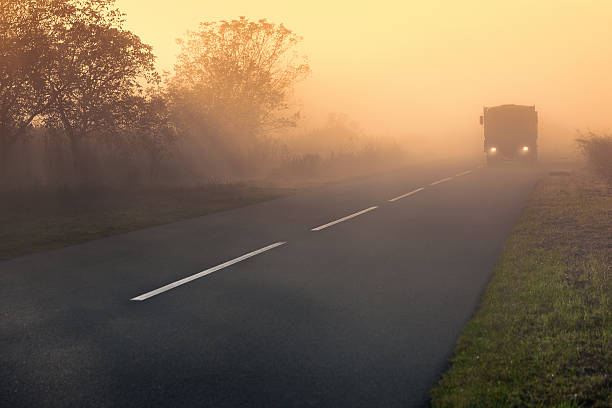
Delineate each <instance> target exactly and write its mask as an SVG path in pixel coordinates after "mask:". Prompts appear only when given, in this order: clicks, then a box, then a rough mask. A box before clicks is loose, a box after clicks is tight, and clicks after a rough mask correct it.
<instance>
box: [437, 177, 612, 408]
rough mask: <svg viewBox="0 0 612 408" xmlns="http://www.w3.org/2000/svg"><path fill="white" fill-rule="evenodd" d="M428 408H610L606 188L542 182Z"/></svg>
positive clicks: (611, 304)
mask: <svg viewBox="0 0 612 408" xmlns="http://www.w3.org/2000/svg"><path fill="white" fill-rule="evenodd" d="M431 396H432V406H434V407H583V406H584V407H612V188H611V186H610V185H608V184H606V183H605V182H604V181H603V180H601V179H597V178H595V177H594V176H590V175H587V174H583V173H574V174H572V175H570V176H566V177H563V176H560V177H552V176H549V177H547V178H545V179H544V180H542V181H541V182H540V184H539V185H538V187H537V188H536V191H535V193H534V196H533V197H532V199H531V201H530V203H529V205H528V206H527V208H526V209H525V210H524V212H523V214H522V216H521V219H520V221H519V222H518V224H517V225H516V227H515V228H514V230H513V232H512V234H511V235H510V237H509V238H508V239H507V241H506V244H505V248H504V251H503V253H502V256H501V258H500V259H499V262H498V265H497V266H496V268H495V271H494V273H493V277H492V279H491V282H490V283H489V286H488V287H487V290H486V292H485V294H484V296H483V299H482V303H481V306H480V308H479V310H478V311H477V313H476V314H475V316H474V317H473V319H472V320H471V321H470V322H469V323H468V325H467V326H466V327H465V329H464V331H463V333H462V334H461V336H460V338H459V340H458V343H457V346H456V349H455V353H454V356H453V357H452V359H451V366H450V368H449V370H448V371H447V372H446V373H445V374H444V376H443V377H442V379H441V380H440V382H439V383H438V384H437V386H436V387H434V389H433V390H432V394H431Z"/></svg>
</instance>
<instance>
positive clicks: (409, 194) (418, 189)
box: [389, 187, 425, 203]
mask: <svg viewBox="0 0 612 408" xmlns="http://www.w3.org/2000/svg"><path fill="white" fill-rule="evenodd" d="M422 190H425V187H421V188H417V189H416V190H413V191H411V192H409V193H406V194H402V195H401V196H398V197H395V198H392V199H390V200H389V202H390V203H392V202H394V201H397V200H401V199H402V198H404V197H408V196H411V195H413V194H416V193H418V192H419V191H422Z"/></svg>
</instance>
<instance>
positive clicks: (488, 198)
mask: <svg viewBox="0 0 612 408" xmlns="http://www.w3.org/2000/svg"><path fill="white" fill-rule="evenodd" d="M477 166H478V163H475V162H474V161H471V162H470V161H464V162H457V163H453V164H444V165H436V166H428V167H422V168H418V169H417V168H412V169H404V170H401V171H394V172H390V173H386V174H383V175H378V176H375V177H370V178H367V179H362V180H358V181H352V182H347V183H342V184H336V185H331V186H328V187H325V188H321V189H317V190H316V191H310V192H306V193H302V194H297V195H294V196H291V197H286V198H283V199H278V200H274V201H269V202H265V203H260V204H256V205H252V206H249V207H245V208H241V209H236V210H231V211H226V212H221V213H217V214H212V215H208V216H205V217H201V218H196V219H192V220H187V221H182V222H178V223H173V224H169V225H164V226H160V227H155V228H149V229H145V230H141V231H137V232H133V233H128V234H124V235H119V236H114V237H110V238H105V239H101V240H98V241H93V242H89V243H85V244H82V245H77V246H73V247H69V248H65V249H61V250H57V251H51V252H45V253H40V254H35V255H30V256H26V257H22V258H18V259H14V260H11V261H4V262H0V290H1V296H0V308H1V312H2V319H1V321H0V355H1V360H0V405H2V406H3V407H310V406H312V407H335V408H336V407H411V406H424V405H427V402H428V392H429V389H430V388H431V386H432V385H433V384H434V383H435V381H436V380H437V379H438V378H439V376H440V375H441V373H442V372H443V371H444V369H445V368H446V367H447V364H448V363H447V361H448V358H449V357H450V355H451V353H452V350H453V347H454V344H455V341H456V339H457V336H458V335H459V333H460V330H461V328H462V327H463V325H464V324H465V323H466V322H467V321H468V320H469V318H470V316H471V315H472V313H473V312H474V310H475V308H476V307H477V305H478V301H479V297H480V295H481V294H482V291H483V289H484V288H485V287H486V283H487V281H488V279H489V277H490V274H491V272H492V270H493V267H494V265H495V262H496V259H497V257H498V256H499V254H500V252H501V249H502V246H503V242H504V240H505V238H506V237H507V235H508V233H509V232H510V230H511V229H512V226H513V225H514V223H515V222H516V220H517V219H518V217H519V215H520V212H521V209H522V208H523V206H524V205H525V204H526V202H527V200H528V198H529V196H530V193H531V191H532V190H533V187H534V185H535V183H536V182H537V180H538V179H539V177H540V174H541V171H539V170H537V169H521V168H502V169H487V168H477ZM467 171H471V172H469V173H466V172H467ZM458 174H461V175H459V176H457V175H458ZM447 177H450V179H446V178H447ZM436 181H441V182H439V183H437V184H433V183H434V182H436ZM432 184H433V185H432ZM421 188H422V189H421ZM417 189H421V190H418V191H416V192H414V193H412V194H410V195H406V196H404V195H405V194H408V193H411V192H413V191H415V190H417ZM402 196H403V197H402ZM397 197H402V198H399V199H397V200H395V201H389V200H392V199H394V198H397ZM365 210H367V211H365ZM361 211H364V212H363V213H360V212H361ZM354 214H358V215H355V216H353V217H352V218H348V219H345V220H344V221H342V222H338V223H335V224H332V225H328V224H330V223H332V222H334V221H336V220H341V219H343V218H345V217H349V216H351V215H354ZM313 229H314V230H313ZM275 243H278V245H277V246H275V247H273V248H267V250H266V251H264V252H261V253H258V254H251V255H252V256H250V257H248V258H246V259H242V258H239V257H241V256H243V255H245V254H249V253H251V252H253V251H257V250H259V249H262V248H264V249H265V248H266V247H268V246H269V245H272V244H275ZM228 261H233V262H234V263H233V264H230V265H226V266H225V267H223V266H224V265H223V264H224V263H226V262H228ZM219 265H220V266H221V267H219V268H216V269H218V270H216V271H215V269H213V272H214V273H209V272H211V271H210V268H214V267H216V266H219ZM201 271H206V272H205V273H204V274H205V275H206V276H201V277H199V278H198V279H193V280H191V281H188V282H183V284H182V285H180V286H177V287H175V288H172V289H169V290H165V289H168V288H165V289H164V288H163V287H164V286H165V285H167V284H170V283H173V282H177V281H179V282H178V283H181V282H180V280H181V279H184V278H187V277H190V276H193V275H194V274H197V273H199V272H201ZM204 274H202V275H204ZM195 277H198V275H196V276H195ZM159 288H162V289H161V290H159V291H157V292H153V293H149V292H151V291H155V290H157V289H159ZM149 296H150V297H149ZM138 299H140V300H138Z"/></svg>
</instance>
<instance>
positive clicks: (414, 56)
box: [117, 0, 612, 135]
mask: <svg viewBox="0 0 612 408" xmlns="http://www.w3.org/2000/svg"><path fill="white" fill-rule="evenodd" d="M117 4H118V6H119V7H120V9H121V10H123V11H124V12H125V13H126V14H127V26H128V28H130V29H131V30H133V31H134V32H135V33H137V34H138V35H140V36H141V38H142V39H143V40H144V41H145V42H147V43H149V44H151V45H152V46H153V47H154V49H155V53H156V54H157V55H158V57H159V61H158V63H159V66H160V67H161V68H162V69H170V68H171V67H172V65H173V63H174V57H175V55H176V53H177V47H176V44H175V39H176V38H177V37H180V36H182V35H183V34H184V33H185V32H186V31H187V30H188V29H195V28H196V27H197V24H198V23H199V22H201V21H215V20H220V19H231V18H237V17H238V16H242V15H244V16H246V17H248V18H251V19H259V18H267V19H268V20H269V21H272V22H276V23H280V22H282V23H284V24H285V25H286V26H287V27H289V28H291V29H293V30H294V31H296V32H297V33H298V34H299V35H301V36H303V37H304V41H303V44H302V48H303V52H304V53H305V54H307V55H308V57H309V60H310V64H311V68H312V71H313V73H312V75H311V77H310V78H309V79H308V80H307V81H306V82H304V83H303V84H301V85H300V87H299V88H298V95H297V97H298V98H299V100H300V102H301V104H302V105H304V110H305V111H306V112H312V115H311V116H316V113H315V112H318V113H325V112H345V113H348V114H349V115H351V116H352V117H354V118H355V119H356V120H358V121H359V122H361V123H362V124H363V125H364V127H366V128H370V129H378V130H379V131H381V132H391V133H398V134H399V133H413V134H424V133H427V132H429V133H431V134H438V135H440V134H448V135H450V134H453V133H454V132H457V133H461V132H463V133H465V132H479V131H480V130H479V127H478V115H479V114H480V111H481V110H482V106H483V105H496V104H503V103H517V104H528V105H534V104H535V105H536V106H537V108H538V110H539V111H540V113H541V117H542V120H543V124H544V126H546V125H547V124H554V125H555V126H564V127H566V128H568V129H570V130H574V129H583V130H586V129H589V128H590V129H593V130H612V0H599V1H598V0H574V1H569V0H539V1H538V0H531V1H522V0H513V1H497V0H486V1H471V0H456V1H451V0H447V1H441V0H439V1H435V0H434V1H424V0H418V1H389V0H378V1H367V2H366V1H356V0H353V1H335V0H331V1H330V0H326V1H317V0H312V1H301V2H292V1H278V0H265V1H255V0H235V1H232V0H225V1H195V0H194V1H188V0H175V1H166V0H163V1H162V0H118V2H117ZM478 134H479V133H478Z"/></svg>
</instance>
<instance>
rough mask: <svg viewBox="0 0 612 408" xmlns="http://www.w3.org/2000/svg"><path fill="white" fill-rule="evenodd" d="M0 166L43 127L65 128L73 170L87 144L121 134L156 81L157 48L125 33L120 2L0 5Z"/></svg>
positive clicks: (82, 161) (9, 0) (83, 170)
mask: <svg viewBox="0 0 612 408" xmlns="http://www.w3.org/2000/svg"><path fill="white" fill-rule="evenodd" d="M0 11H1V16H0V56H1V57H2V58H1V61H0V160H2V163H0V164H1V165H3V166H4V165H5V164H6V159H7V156H8V152H9V149H10V148H11V146H12V145H13V144H14V143H15V142H16V140H17V139H18V138H19V137H20V136H23V135H24V134H25V132H26V131H27V129H28V128H29V127H30V125H31V124H32V123H33V122H34V121H35V120H37V119H38V120H39V121H40V122H41V123H44V124H45V125H46V126H47V127H50V128H53V129H57V128H61V129H63V131H64V133H65V135H66V136H67V137H68V138H69V140H70V146H71V151H72V156H73V161H74V168H75V170H76V172H77V173H80V175H81V176H85V177H86V176H87V166H86V164H87V161H86V158H85V157H84V155H83V150H82V142H83V140H84V139H87V138H89V137H90V136H93V135H101V134H105V133H106V134H116V132H113V130H112V128H113V126H116V125H117V123H118V121H120V118H121V116H122V115H126V114H128V113H129V112H128V111H122V110H121V108H122V107H123V106H124V105H123V104H119V103H116V102H117V101H119V100H125V99H127V98H128V97H129V96H131V95H138V94H139V93H140V92H141V90H142V87H143V85H144V84H146V83H150V82H156V81H157V80H158V78H157V74H156V72H155V70H154V60H155V57H154V55H153V53H152V50H151V47H150V46H148V45H146V44H144V43H142V42H141V40H140V39H139V38H138V37H137V36H136V35H134V34H133V33H131V32H130V31H128V30H125V29H123V27H122V24H123V15H122V14H121V13H120V12H119V10H117V9H116V8H115V7H114V0H25V1H24V0H0Z"/></svg>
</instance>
